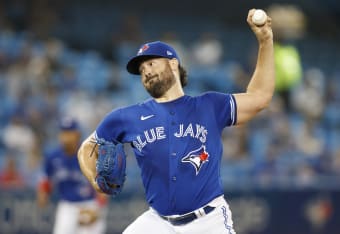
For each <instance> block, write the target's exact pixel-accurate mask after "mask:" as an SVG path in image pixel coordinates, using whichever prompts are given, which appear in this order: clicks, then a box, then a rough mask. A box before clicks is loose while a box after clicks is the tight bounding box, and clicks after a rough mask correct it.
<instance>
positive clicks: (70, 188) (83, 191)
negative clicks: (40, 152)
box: [44, 147, 95, 202]
mask: <svg viewBox="0 0 340 234" xmlns="http://www.w3.org/2000/svg"><path fill="white" fill-rule="evenodd" d="M44 171H45V174H46V176H47V179H48V181H50V182H51V183H52V184H53V187H54V188H55V189H56V190H57V192H58V195H59V198H60V199H61V200H65V201H71V202H80V201H86V200H91V199H94V198H95V191H94V189H93V188H92V186H91V184H90V183H89V182H88V181H87V180H86V178H85V177H84V175H83V174H82V172H81V170H80V166H79V163H78V158H77V155H76V154H75V155H66V154H65V152H64V150H63V149H62V147H58V148H57V149H55V150H54V151H52V152H51V153H49V154H47V155H46V158H45V162H44Z"/></svg>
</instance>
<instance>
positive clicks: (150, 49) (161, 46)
mask: <svg viewBox="0 0 340 234" xmlns="http://www.w3.org/2000/svg"><path fill="white" fill-rule="evenodd" d="M150 58H168V59H173V58H175V59H177V60H178V62H180V60H179V57H178V55H177V53H176V51H175V49H174V48H172V47H171V46H170V45H168V44H166V43H164V42H161V41H154V42H149V43H146V44H144V45H142V46H141V47H140V48H139V50H138V52H137V55H136V56H135V57H133V58H131V59H130V61H129V62H128V63H127V65H126V69H127V70H128V72H129V73H131V74H134V75H140V72H139V66H140V64H141V63H142V62H144V61H145V60H147V59H150Z"/></svg>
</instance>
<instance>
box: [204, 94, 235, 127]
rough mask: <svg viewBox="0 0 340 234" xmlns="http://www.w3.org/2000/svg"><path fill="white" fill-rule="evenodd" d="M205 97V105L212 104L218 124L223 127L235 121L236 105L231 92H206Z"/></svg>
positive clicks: (233, 123)
mask: <svg viewBox="0 0 340 234" xmlns="http://www.w3.org/2000/svg"><path fill="white" fill-rule="evenodd" d="M205 97H206V100H207V101H208V103H207V105H209V106H212V109H213V111H214V113H215V117H216V121H217V124H218V126H220V127H221V128H224V127H227V126H232V125H235V124H236V123H237V106H236V101H235V97H234V96H233V95H232V94H225V93H218V92H208V93H206V95H205Z"/></svg>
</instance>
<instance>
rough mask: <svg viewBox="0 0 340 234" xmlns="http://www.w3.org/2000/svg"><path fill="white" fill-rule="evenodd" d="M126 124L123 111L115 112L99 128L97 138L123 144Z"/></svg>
mask: <svg viewBox="0 0 340 234" xmlns="http://www.w3.org/2000/svg"><path fill="white" fill-rule="evenodd" d="M125 122H126V120H124V119H123V116H122V111H121V109H116V110H113V111H112V112H110V113H109V114H107V115H106V116H105V117H104V119H103V120H102V121H101V122H100V123H99V125H98V126H97V129H96V132H95V134H96V137H98V138H102V139H105V140H106V141H112V142H114V141H120V142H123V139H122V138H123V135H124V126H125V124H126V123H125Z"/></svg>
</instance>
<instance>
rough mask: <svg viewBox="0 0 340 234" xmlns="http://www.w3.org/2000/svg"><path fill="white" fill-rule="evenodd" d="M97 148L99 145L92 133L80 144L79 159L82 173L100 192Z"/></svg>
mask: <svg viewBox="0 0 340 234" xmlns="http://www.w3.org/2000/svg"><path fill="white" fill-rule="evenodd" d="M97 150H98V149H97V145H96V143H94V137H93V135H91V136H89V137H88V138H87V139H86V140H85V141H84V142H83V143H82V145H81V146H80V148H79V151H78V161H79V165H80V169H81V171H82V173H83V174H84V176H85V177H86V178H87V179H88V181H89V182H90V183H91V185H92V186H93V188H94V189H95V190H96V191H98V192H102V191H101V190H100V189H99V187H98V185H97V183H96V175H97V173H96V161H97V158H98V152H97Z"/></svg>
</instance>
